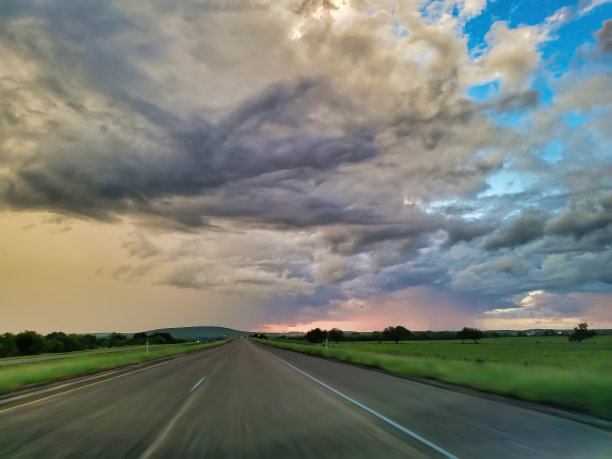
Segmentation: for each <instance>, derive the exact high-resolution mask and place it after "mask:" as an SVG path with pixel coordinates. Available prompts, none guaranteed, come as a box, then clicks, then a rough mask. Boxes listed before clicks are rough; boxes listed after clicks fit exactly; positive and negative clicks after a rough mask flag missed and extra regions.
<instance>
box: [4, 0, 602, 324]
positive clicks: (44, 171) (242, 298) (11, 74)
mask: <svg viewBox="0 0 612 459" xmlns="http://www.w3.org/2000/svg"><path fill="white" fill-rule="evenodd" d="M0 56H2V57H1V58H0V313H1V314H0V332H5V331H10V332H19V331H22V330H26V329H28V330H37V331H39V332H42V333H49V332H51V331H53V330H62V331H66V332H80V333H84V332H109V331H123V332H136V331H141V330H149V329H154V328H162V327H176V326H192V325H222V326H228V327H232V328H236V329H242V330H263V331H296V330H308V329H310V328H314V327H316V326H320V327H322V328H330V327H334V326H335V327H339V328H342V329H344V330H357V331H362V330H363V331H365V330H380V329H382V328H384V327H386V326H388V325H396V324H401V325H404V326H405V327H407V328H409V329H411V330H427V329H431V330H443V329H459V328H461V327H463V326H477V327H480V328H483V329H530V328H557V329H567V328H573V327H574V326H575V325H576V324H577V323H578V322H581V321H587V322H588V323H589V325H590V326H591V327H593V328H612V129H611V128H612V2H610V1H608V0H575V1H568V2H564V1H553V0H540V1H532V0H522V1H517V0H495V1H487V0H435V1H430V0H405V1H399V2H394V1H385V0H381V1H378V0H374V1H369V0H354V1H352V0H346V1H345V0H289V1H282V0H281V1H278V0H274V1H267V0H253V1H251V0H226V1H220V0H219V1H217V0H208V1H196V0H173V1H167V0H148V1H142V2H128V1H120V2H119V1H109V0H98V1H90V2H75V1H69V0H49V1H46V0H4V1H2V2H1V3H0Z"/></svg>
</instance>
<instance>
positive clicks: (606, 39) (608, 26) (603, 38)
mask: <svg viewBox="0 0 612 459" xmlns="http://www.w3.org/2000/svg"><path fill="white" fill-rule="evenodd" d="M597 39H598V40H599V49H601V52H602V53H609V52H611V51H612V19H608V20H607V21H604V22H603V27H602V28H601V29H599V30H598V31H597Z"/></svg>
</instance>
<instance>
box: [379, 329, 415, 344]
mask: <svg viewBox="0 0 612 459" xmlns="http://www.w3.org/2000/svg"><path fill="white" fill-rule="evenodd" d="M382 334H383V337H384V338H385V339H386V340H388V341H395V344H397V343H398V342H399V341H401V340H403V339H407V338H408V337H409V336H410V335H411V333H410V330H408V329H407V328H405V327H402V326H401V325H397V326H396V327H387V328H385V329H384V330H383V332H382Z"/></svg>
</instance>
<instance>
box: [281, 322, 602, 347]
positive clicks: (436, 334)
mask: <svg viewBox="0 0 612 459" xmlns="http://www.w3.org/2000/svg"><path fill="white" fill-rule="evenodd" d="M596 334H597V332H596V331H595V330H589V329H588V325H587V324H586V323H581V324H579V325H578V327H576V328H574V331H573V333H571V334H568V335H567V336H568V338H569V340H570V341H578V342H582V340H584V339H588V338H591V337H593V336H595V335H596ZM542 335H543V336H555V332H554V331H553V330H545V331H544V332H543V333H542ZM502 336H507V335H503V334H501V333H499V332H496V331H482V330H480V329H478V328H472V327H463V329H461V330H458V331H452V330H444V331H431V330H427V331H415V332H413V331H410V330H408V329H407V328H405V327H403V326H402V325H396V326H389V327H387V328H385V329H384V330H383V331H373V332H362V333H360V332H353V333H345V332H344V331H343V330H340V329H339V328H332V329H330V330H322V329H320V328H318V327H317V328H313V329H312V330H309V331H308V332H306V334H305V335H303V336H285V335H281V336H279V338H280V339H289V340H306V341H308V342H309V343H322V342H323V341H325V340H326V339H328V340H330V341H332V342H336V343H338V342H339V341H378V342H382V341H394V342H395V343H398V342H399V341H410V340H412V341H425V340H458V339H460V340H461V342H462V343H464V342H465V341H473V342H474V343H478V341H479V340H480V339H482V338H499V337H502ZM516 336H518V337H526V336H527V334H526V333H525V332H518V333H517V335H516Z"/></svg>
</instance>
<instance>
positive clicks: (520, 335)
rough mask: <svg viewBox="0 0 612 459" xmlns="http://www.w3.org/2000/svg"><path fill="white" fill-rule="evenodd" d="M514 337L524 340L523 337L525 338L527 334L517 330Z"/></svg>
mask: <svg viewBox="0 0 612 459" xmlns="http://www.w3.org/2000/svg"><path fill="white" fill-rule="evenodd" d="M516 336H518V337H519V338H524V337H525V336H527V333H525V332H524V331H523V330H519V331H518V332H516Z"/></svg>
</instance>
